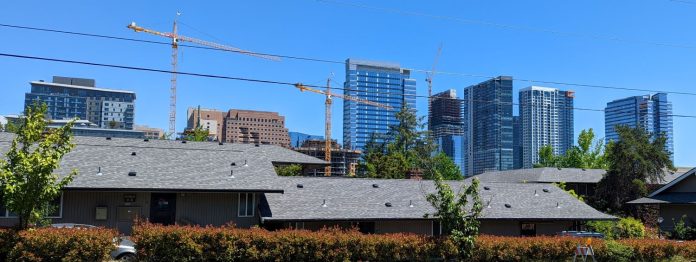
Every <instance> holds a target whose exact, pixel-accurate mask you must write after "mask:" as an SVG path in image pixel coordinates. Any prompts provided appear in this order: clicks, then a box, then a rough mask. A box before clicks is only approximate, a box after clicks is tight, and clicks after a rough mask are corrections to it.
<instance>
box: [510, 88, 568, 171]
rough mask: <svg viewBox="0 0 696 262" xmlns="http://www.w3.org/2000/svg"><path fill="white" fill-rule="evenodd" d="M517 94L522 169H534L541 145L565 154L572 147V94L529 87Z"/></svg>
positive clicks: (552, 89) (559, 153)
mask: <svg viewBox="0 0 696 262" xmlns="http://www.w3.org/2000/svg"><path fill="white" fill-rule="evenodd" d="M519 94H520V96H519V109H520V130H521V131H522V132H521V135H522V136H521V142H522V159H523V161H522V168H532V167H534V164H536V163H538V162H539V151H540V149H541V148H542V147H544V146H551V148H552V149H553V152H554V154H555V155H563V154H565V152H566V151H567V150H568V149H570V148H571V147H572V146H573V136H574V134H573V100H574V99H575V92H573V91H563V90H558V89H556V88H548V87H540V86H530V87H527V88H523V89H520V93H519Z"/></svg>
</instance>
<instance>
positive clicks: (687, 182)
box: [665, 175, 696, 193]
mask: <svg viewBox="0 0 696 262" xmlns="http://www.w3.org/2000/svg"><path fill="white" fill-rule="evenodd" d="M695 190H696V175H691V176H689V177H687V178H685V179H684V180H682V181H680V182H679V183H678V184H676V185H674V186H672V187H671V188H669V189H667V190H666V191H665V193H694V191H695Z"/></svg>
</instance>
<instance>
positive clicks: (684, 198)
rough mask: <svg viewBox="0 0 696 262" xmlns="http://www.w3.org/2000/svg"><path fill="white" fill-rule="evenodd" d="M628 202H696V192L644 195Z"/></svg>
mask: <svg viewBox="0 0 696 262" xmlns="http://www.w3.org/2000/svg"><path fill="white" fill-rule="evenodd" d="M627 204H696V194H694V193H663V194H659V195H657V196H654V197H642V198H639V199H636V200H633V201H630V202H628V203H627Z"/></svg>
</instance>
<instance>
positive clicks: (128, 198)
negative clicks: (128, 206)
mask: <svg viewBox="0 0 696 262" xmlns="http://www.w3.org/2000/svg"><path fill="white" fill-rule="evenodd" d="M123 202H126V203H133V202H135V194H123Z"/></svg>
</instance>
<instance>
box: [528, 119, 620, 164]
mask: <svg viewBox="0 0 696 262" xmlns="http://www.w3.org/2000/svg"><path fill="white" fill-rule="evenodd" d="M605 148H606V147H605V145H604V140H603V139H597V138H595V134H594V130H592V128H590V129H588V130H582V131H581V132H580V134H579V135H578V145H577V146H573V147H571V148H570V149H568V150H567V151H566V152H565V154H564V155H557V154H555V153H554V152H553V148H552V147H551V146H550V145H546V146H544V147H542V148H541V149H540V150H539V163H537V164H535V165H534V167H567V168H593V169H607V167H608V166H607V161H606V158H605V156H604V152H605Z"/></svg>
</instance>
